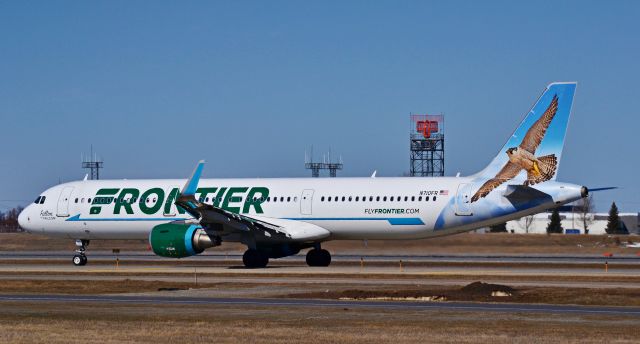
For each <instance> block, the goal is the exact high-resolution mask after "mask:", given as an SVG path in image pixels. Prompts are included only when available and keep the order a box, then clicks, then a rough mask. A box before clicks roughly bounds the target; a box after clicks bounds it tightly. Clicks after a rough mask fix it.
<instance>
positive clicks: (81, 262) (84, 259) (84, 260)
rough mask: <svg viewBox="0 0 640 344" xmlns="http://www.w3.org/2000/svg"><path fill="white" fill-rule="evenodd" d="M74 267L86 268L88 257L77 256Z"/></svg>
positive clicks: (74, 257) (74, 259)
mask: <svg viewBox="0 0 640 344" xmlns="http://www.w3.org/2000/svg"><path fill="white" fill-rule="evenodd" d="M72 261H73V265H75V266H84V265H86V264H87V256H85V255H80V254H76V255H75V256H73V260H72Z"/></svg>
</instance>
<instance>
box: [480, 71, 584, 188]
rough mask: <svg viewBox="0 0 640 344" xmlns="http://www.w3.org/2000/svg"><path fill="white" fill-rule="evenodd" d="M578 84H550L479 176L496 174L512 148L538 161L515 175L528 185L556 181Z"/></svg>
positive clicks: (503, 164)
mask: <svg viewBox="0 0 640 344" xmlns="http://www.w3.org/2000/svg"><path fill="white" fill-rule="evenodd" d="M576 86H577V83H576V82H554V83H552V84H549V86H547V88H546V89H545V91H544V92H543V93H542V95H541V96H540V98H538V101H537V102H536V103H535V104H534V105H533V107H532V108H531V110H530V111H529V113H528V114H527V116H525V118H524V120H523V121H522V122H521V123H520V125H519V126H518V128H517V129H516V130H515V131H514V132H513V134H512V135H511V137H510V138H509V140H507V143H506V144H505V145H504V147H502V149H501V150H500V152H499V153H498V155H497V156H496V157H495V158H494V159H493V160H492V161H491V163H490V164H489V165H488V166H487V167H485V169H484V170H482V171H481V172H479V173H478V174H477V175H476V176H478V177H482V178H493V177H495V176H496V175H497V174H498V173H499V171H500V170H501V169H502V168H503V167H504V166H505V165H506V164H507V162H509V160H510V159H509V156H510V154H512V152H513V151H514V150H511V149H512V148H517V149H516V151H518V150H524V151H526V152H528V153H531V155H532V156H533V157H535V158H537V161H536V163H535V164H533V167H532V168H530V169H525V168H523V171H524V172H521V173H520V174H518V176H516V178H518V177H519V176H521V177H520V178H521V179H526V182H527V184H528V185H530V184H536V183H541V182H543V181H547V180H555V178H556V175H557V171H558V167H559V166H560V158H561V157H562V148H563V146H564V140H565V135H566V132H567V125H568V123H569V116H570V114H571V107H572V105H573V96H574V94H575V91H576ZM526 152H525V154H528V153H526ZM523 167H524V166H523Z"/></svg>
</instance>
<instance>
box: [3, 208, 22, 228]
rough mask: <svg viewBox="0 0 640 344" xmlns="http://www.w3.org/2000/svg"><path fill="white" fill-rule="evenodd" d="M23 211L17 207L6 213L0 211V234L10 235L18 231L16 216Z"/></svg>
mask: <svg viewBox="0 0 640 344" xmlns="http://www.w3.org/2000/svg"><path fill="white" fill-rule="evenodd" d="M22 209H24V208H23V207H17V208H13V209H10V210H8V211H6V212H2V211H0V232H2V233H10V232H17V231H19V230H20V226H19V225H18V215H20V212H21V211H22Z"/></svg>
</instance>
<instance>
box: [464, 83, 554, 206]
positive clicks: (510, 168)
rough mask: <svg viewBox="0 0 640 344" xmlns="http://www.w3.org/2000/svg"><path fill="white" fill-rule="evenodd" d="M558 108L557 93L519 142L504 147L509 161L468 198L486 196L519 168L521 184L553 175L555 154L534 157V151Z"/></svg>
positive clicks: (473, 200) (473, 199) (533, 182)
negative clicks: (509, 146)
mask: <svg viewBox="0 0 640 344" xmlns="http://www.w3.org/2000/svg"><path fill="white" fill-rule="evenodd" d="M557 110H558V96H557V95H555V96H554V97H553V100H552V101H551V104H549V107H548V108H547V110H546V111H545V112H544V114H542V116H540V118H539V119H538V120H537V121H536V122H535V123H534V124H533V125H532V126H531V128H529V130H528V131H527V134H526V135H525V136H524V139H522V142H521V143H520V145H519V146H518V147H512V148H509V149H507V151H506V153H507V155H508V156H509V161H508V162H507V163H506V165H504V166H503V167H502V169H501V170H500V172H498V174H497V175H496V176H495V177H493V178H491V179H489V180H488V181H486V182H485V183H484V184H482V186H481V187H480V189H479V190H478V191H477V192H476V193H475V194H474V195H473V197H471V202H475V201H477V200H479V199H480V198H482V197H485V196H486V195H488V194H489V193H490V192H491V191H493V189H495V188H497V187H498V186H500V185H501V184H502V183H504V182H506V181H507V180H510V179H512V178H514V177H515V176H517V175H518V173H520V171H522V170H525V171H527V180H525V182H524V185H533V184H537V183H542V182H544V181H547V180H549V179H551V178H553V176H554V175H555V173H556V169H557V166H558V159H557V157H556V155H555V154H550V155H545V156H541V157H536V156H535V155H534V154H535V152H536V149H538V146H539V145H540V143H541V142H542V140H543V139H544V135H545V134H546V132H547V128H549V125H550V124H551V121H552V120H553V117H554V116H555V115H556V111H557Z"/></svg>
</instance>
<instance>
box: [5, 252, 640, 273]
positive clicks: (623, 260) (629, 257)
mask: <svg viewBox="0 0 640 344" xmlns="http://www.w3.org/2000/svg"><path fill="white" fill-rule="evenodd" d="M72 256H73V252H71V251H45V252H43V251H9V252H6V251H5V252H0V263H1V262H2V260H22V259H28V260H54V261H57V260H60V261H69V260H70V259H71V257H72ZM88 257H89V259H90V260H91V261H94V260H95V261H112V260H114V259H115V258H116V255H115V254H114V253H112V252H110V251H104V250H101V251H91V252H89V253H88ZM117 257H118V258H119V259H121V260H122V261H127V260H133V261H136V262H147V261H148V262H154V261H155V262H165V263H166V262H170V261H171V260H170V259H167V258H164V257H160V256H156V255H154V254H153V253H151V252H147V251H133V252H131V251H130V252H123V253H120V254H118V255H117ZM241 259H242V254H241V253H237V252H233V253H228V254H225V253H218V252H212V253H209V252H205V253H203V254H200V255H198V256H193V257H187V258H182V259H180V261H185V262H220V261H225V260H237V261H240V260H241ZM332 259H333V260H334V261H344V262H359V261H360V259H365V260H366V261H371V262H397V261H399V260H403V261H411V262H425V263H439V262H441V263H444V262H448V263H529V264H531V263H548V264H588V263H604V262H608V263H609V264H629V265H637V267H638V268H639V269H640V256H638V255H635V254H624V255H615V256H611V257H607V256H604V255H594V254H538V255H535V254H533V255H532V254H527V255H518V254H483V255H479V254H447V255H443V254H423V255H414V254H412V255H397V254H396V255H385V254H376V253H371V254H333V255H332ZM304 260H305V256H304V255H302V254H300V255H295V256H290V257H285V258H280V259H273V260H271V262H272V263H274V262H284V263H287V262H304ZM174 261H175V260H174Z"/></svg>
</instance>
